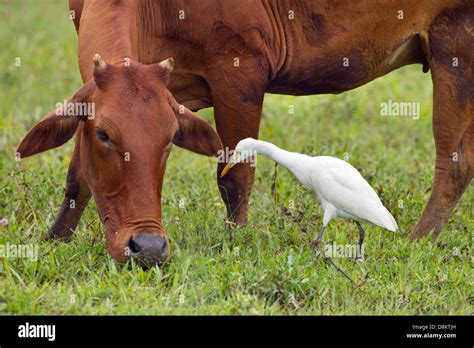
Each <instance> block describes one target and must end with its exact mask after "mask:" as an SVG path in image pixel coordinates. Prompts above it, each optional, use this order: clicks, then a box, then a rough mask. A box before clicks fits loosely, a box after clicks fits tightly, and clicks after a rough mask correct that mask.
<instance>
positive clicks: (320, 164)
mask: <svg viewBox="0 0 474 348" xmlns="http://www.w3.org/2000/svg"><path fill="white" fill-rule="evenodd" d="M257 153H260V154H262V155H265V156H267V157H269V158H271V159H273V160H274V161H275V162H277V163H278V164H280V165H282V166H284V167H286V168H288V169H289V170H290V171H291V172H292V173H293V174H294V175H295V176H296V177H297V178H298V179H299V180H300V181H301V183H302V184H303V185H304V186H305V187H307V188H308V189H310V190H312V191H314V192H315V194H316V196H317V197H318V199H319V201H320V202H321V206H322V209H323V212H324V216H323V227H322V228H321V232H320V234H319V236H318V238H317V239H316V241H315V242H316V243H319V242H320V241H321V239H322V235H323V231H324V228H325V227H326V225H327V224H328V223H329V221H331V219H333V218H335V217H341V218H344V219H351V220H354V221H356V223H357V227H358V229H359V233H360V237H361V238H360V242H359V247H362V243H363V240H364V230H363V229H362V227H361V226H360V224H359V222H370V223H373V224H375V225H378V226H380V227H383V228H385V229H387V230H389V231H393V232H394V231H396V230H397V228H398V226H397V223H396V221H395V219H394V218H393V216H392V214H390V212H389V211H388V210H387V209H386V208H385V207H384V206H383V204H382V202H381V201H380V198H379V197H378V195H377V193H376V192H375V191H374V189H373V188H372V187H371V186H370V185H369V183H368V182H367V181H366V180H365V179H364V178H363V177H362V175H360V173H359V172H358V171H357V169H355V168H354V167H353V166H352V165H350V164H349V163H348V162H346V161H343V160H341V159H339V158H335V157H330V156H316V157H311V156H307V155H303V154H300V153H296V152H289V151H285V150H282V149H280V148H278V147H277V146H275V145H273V144H271V143H269V142H265V141H261V140H255V139H252V138H247V139H243V140H241V141H240V142H239V143H238V144H237V146H236V148H235V151H234V154H233V155H232V157H231V159H230V161H229V163H228V164H227V166H226V167H225V168H224V170H223V171H222V174H221V176H224V175H225V174H226V173H227V171H228V170H229V169H230V168H232V167H233V166H234V165H236V164H237V163H240V162H245V160H247V159H248V158H249V157H250V156H255V155H256V154H257Z"/></svg>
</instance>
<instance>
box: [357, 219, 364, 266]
mask: <svg viewBox="0 0 474 348" xmlns="http://www.w3.org/2000/svg"><path fill="white" fill-rule="evenodd" d="M356 225H357V229H358V230H359V236H360V238H359V249H358V250H357V258H358V259H359V258H360V257H361V252H362V245H363V244H364V237H365V231H364V229H363V228H362V226H361V225H360V223H359V222H358V221H356Z"/></svg>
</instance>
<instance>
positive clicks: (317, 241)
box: [310, 239, 321, 248]
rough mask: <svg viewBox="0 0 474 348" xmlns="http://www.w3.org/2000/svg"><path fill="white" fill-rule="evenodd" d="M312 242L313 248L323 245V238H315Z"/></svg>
mask: <svg viewBox="0 0 474 348" xmlns="http://www.w3.org/2000/svg"><path fill="white" fill-rule="evenodd" d="M310 244H311V246H312V247H313V248H317V247H319V246H320V245H321V240H320V239H313V240H312V241H311V243H310Z"/></svg>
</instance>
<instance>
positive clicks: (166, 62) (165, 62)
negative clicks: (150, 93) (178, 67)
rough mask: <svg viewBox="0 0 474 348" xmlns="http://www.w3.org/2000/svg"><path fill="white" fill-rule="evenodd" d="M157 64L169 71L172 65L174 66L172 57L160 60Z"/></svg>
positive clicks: (171, 69)
mask: <svg viewBox="0 0 474 348" xmlns="http://www.w3.org/2000/svg"><path fill="white" fill-rule="evenodd" d="M159 65H160V66H161V67H162V68H163V69H166V70H167V71H168V72H169V73H171V72H172V71H173V67H174V59H173V58H168V59H165V60H163V61H162V62H160V63H159Z"/></svg>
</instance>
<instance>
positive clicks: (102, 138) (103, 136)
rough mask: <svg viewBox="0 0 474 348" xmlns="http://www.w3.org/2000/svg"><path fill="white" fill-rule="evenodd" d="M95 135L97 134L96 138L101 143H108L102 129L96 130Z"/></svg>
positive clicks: (107, 137) (107, 138)
mask: <svg viewBox="0 0 474 348" xmlns="http://www.w3.org/2000/svg"><path fill="white" fill-rule="evenodd" d="M95 134H97V138H99V140H100V141H102V142H103V143H108V142H109V141H110V139H109V136H108V135H107V133H105V132H104V131H103V130H102V129H99V128H96V130H95Z"/></svg>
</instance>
